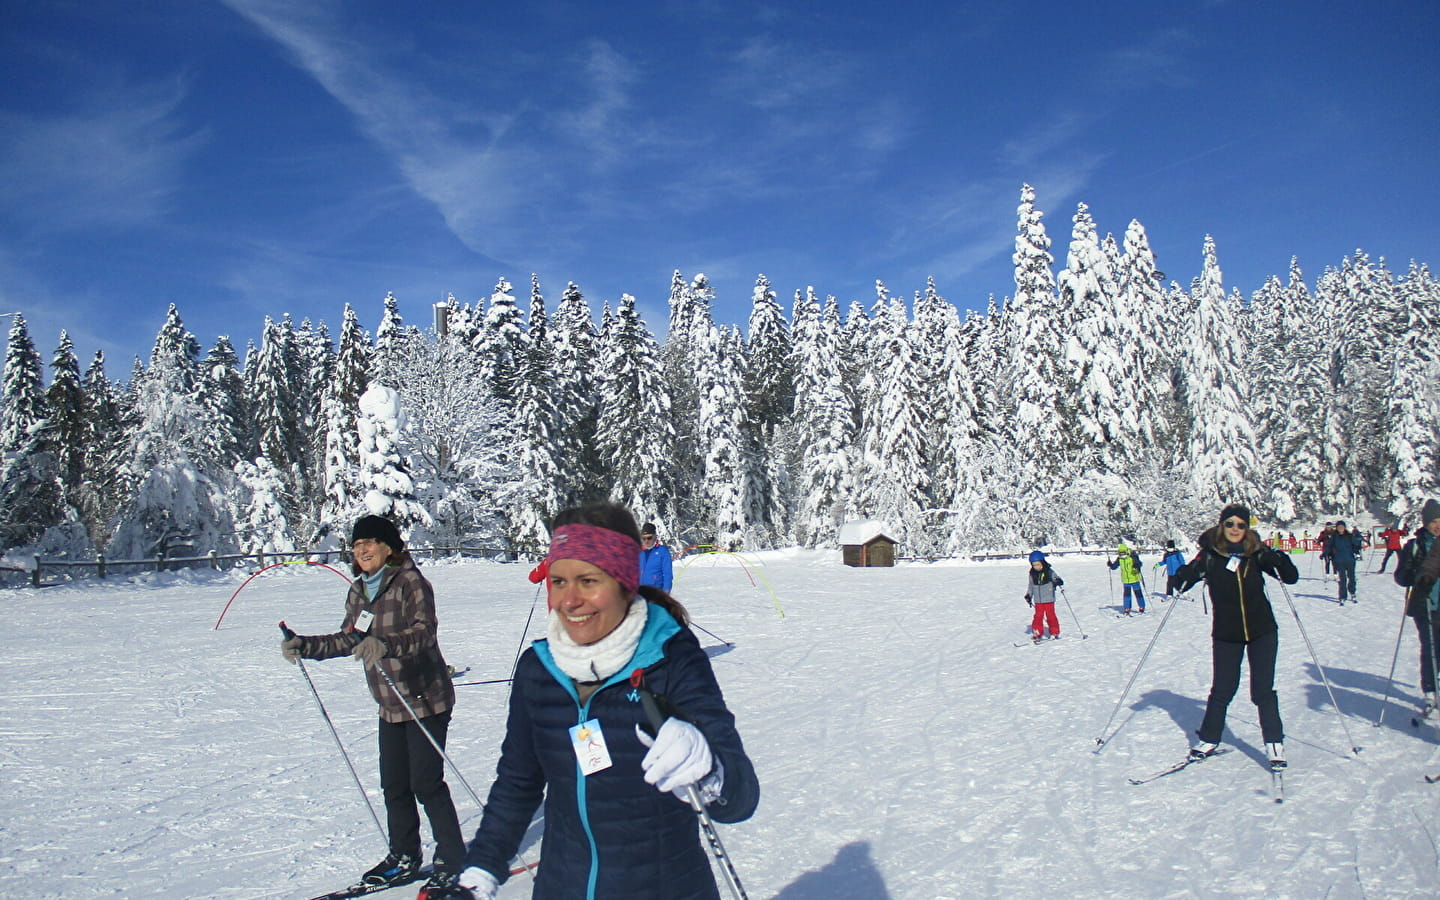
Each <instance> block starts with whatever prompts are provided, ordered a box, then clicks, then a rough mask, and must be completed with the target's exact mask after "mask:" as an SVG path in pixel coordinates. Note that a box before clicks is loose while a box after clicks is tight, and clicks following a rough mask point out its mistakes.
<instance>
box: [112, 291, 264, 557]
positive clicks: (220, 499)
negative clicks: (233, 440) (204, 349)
mask: <svg viewBox="0 0 1440 900" xmlns="http://www.w3.org/2000/svg"><path fill="white" fill-rule="evenodd" d="M199 355H200V345H199V343H198V342H197V341H196V340H195V336H194V335H192V334H191V333H190V332H189V331H186V330H185V326H184V323H183V322H182V321H181V320H180V313H179V311H178V310H177V309H176V308H175V306H174V304H171V306H170V310H169V313H168V314H167V315H166V318H165V324H164V325H163V326H162V327H161V329H160V332H159V334H158V335H156V338H155V346H154V348H153V349H152V350H151V351H150V364H149V366H148V367H146V368H145V369H144V370H143V371H142V372H141V373H140V374H139V375H138V376H137V377H136V379H135V382H134V383H133V384H132V385H131V390H132V391H133V393H134V398H135V400H134V408H133V409H134V411H133V417H134V421H135V426H134V430H133V431H132V432H131V440H130V449H129V454H128V457H127V461H126V468H127V473H126V482H127V484H129V485H133V486H134V488H133V494H132V495H131V496H130V497H129V498H127V499H126V500H125V501H124V502H123V503H122V504H121V506H120V510H119V516H118V523H117V525H116V528H115V531H114V536H113V538H112V539H111V541H110V552H111V555H113V556H115V557H117V558H119V559H149V558H153V557H156V556H181V555H189V554H196V553H202V552H206V551H209V550H212V549H214V550H218V551H221V552H228V551H230V550H233V549H235V547H236V542H235V538H234V532H235V528H234V520H233V516H232V511H231V508H230V503H229V500H228V498H227V497H226V496H225V493H224V491H223V489H222V488H221V487H220V486H219V485H217V484H216V483H215V482H214V480H213V479H212V478H211V477H210V475H209V474H208V473H206V472H205V471H204V470H203V469H201V468H200V466H199V465H198V464H197V463H196V460H197V459H198V457H199V453H200V448H201V444H202V439H201V432H202V431H203V430H204V429H205V428H206V427H207V426H206V423H205V419H204V416H203V414H202V413H203V410H202V407H201V403H200V398H199V380H200V379H199V362H198V357H199Z"/></svg>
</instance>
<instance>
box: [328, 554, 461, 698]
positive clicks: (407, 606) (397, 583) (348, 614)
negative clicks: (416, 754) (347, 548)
mask: <svg viewBox="0 0 1440 900" xmlns="http://www.w3.org/2000/svg"><path fill="white" fill-rule="evenodd" d="M366 609H368V610H370V611H371V612H373V613H374V614H375V621H374V622H373V623H372V624H371V626H370V631H369V633H370V634H372V635H374V636H375V637H377V638H379V639H380V640H382V641H384V642H385V656H384V658H383V659H381V660H380V663H379V664H380V665H381V666H384V667H385V671H386V672H388V673H389V674H390V678H391V680H393V681H394V682H395V685H396V686H397V687H398V688H400V690H401V692H402V693H404V695H405V700H406V701H408V702H409V704H410V706H411V707H412V708H413V709H414V710H415V715H417V716H419V717H420V718H422V719H424V718H428V717H430V716H434V715H439V714H440V713H443V712H448V711H449V710H451V709H453V708H454V706H455V686H454V684H453V683H451V680H450V674H449V671H448V669H447V668H446V665H445V657H444V656H443V655H441V653H440V645H439V643H438V642H437V641H436V632H437V630H438V623H437V621H436V619H435V590H434V588H432V587H431V586H430V582H429V581H426V580H425V576H424V575H421V574H420V570H419V569H418V568H416V567H415V563H414V561H413V560H411V559H410V557H409V555H408V554H406V555H405V556H403V557H402V558H401V562H400V564H399V565H395V566H388V567H386V569H385V577H384V579H383V580H382V581H381V582H380V589H379V590H378V591H376V593H375V598H374V599H373V600H368V599H367V598H366V597H365V587H364V584H363V583H362V582H361V580H360V579H358V578H357V579H355V581H354V583H352V584H351V585H350V593H349V594H348V595H346V597H345V619H344V621H343V622H341V624H340V630H339V631H337V632H335V633H334V634H324V635H308V636H306V637H305V638H304V639H303V643H302V645H301V648H300V653H301V655H302V656H304V657H305V658H306V659H332V658H334V657H337V656H346V655H348V654H349V653H350V651H351V650H352V649H354V647H355V645H356V644H357V643H359V642H360V639H361V638H362V637H363V635H360V634H358V633H356V632H355V631H354V630H353V629H354V626H355V619H356V617H357V616H359V615H360V612H361V610H366ZM365 680H366V681H367V682H369V684H370V695H371V696H372V697H374V698H375V702H376V703H378V704H380V718H381V719H383V720H384V721H386V722H394V723H399V722H408V721H410V713H408V712H407V711H406V710H405V705H404V704H403V703H401V702H400V700H399V699H398V698H397V697H396V696H395V692H394V691H392V690H391V689H390V685H388V684H386V683H385V679H383V678H381V677H380V673H379V672H377V671H375V669H373V668H367V669H366V670H365Z"/></svg>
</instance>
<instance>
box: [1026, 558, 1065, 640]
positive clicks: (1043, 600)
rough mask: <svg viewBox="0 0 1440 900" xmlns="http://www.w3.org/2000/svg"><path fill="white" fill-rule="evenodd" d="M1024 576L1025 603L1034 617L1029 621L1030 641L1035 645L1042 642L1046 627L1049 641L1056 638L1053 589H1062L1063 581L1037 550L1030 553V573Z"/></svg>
mask: <svg viewBox="0 0 1440 900" xmlns="http://www.w3.org/2000/svg"><path fill="white" fill-rule="evenodd" d="M1026 575H1027V578H1026V585H1025V602H1026V603H1028V604H1030V606H1031V607H1032V608H1033V609H1034V610H1035V617H1034V618H1033V619H1031V621H1030V637H1031V639H1032V640H1033V641H1035V643H1037V644H1038V643H1040V642H1041V641H1043V640H1044V639H1045V627H1046V626H1047V625H1048V626H1049V628H1050V637H1051V639H1054V638H1058V637H1059V636H1060V619H1059V618H1058V617H1057V616H1056V615H1055V589H1056V588H1058V587H1063V586H1064V584H1065V579H1063V578H1061V577H1060V576H1059V575H1057V574H1055V570H1054V569H1052V568H1050V563H1049V562H1047V561H1046V560H1045V554H1044V553H1041V552H1040V551H1039V550H1034V551H1032V552H1031V553H1030V571H1029V572H1027V573H1026ZM1021 646H1024V645H1023V644H1022V645H1021Z"/></svg>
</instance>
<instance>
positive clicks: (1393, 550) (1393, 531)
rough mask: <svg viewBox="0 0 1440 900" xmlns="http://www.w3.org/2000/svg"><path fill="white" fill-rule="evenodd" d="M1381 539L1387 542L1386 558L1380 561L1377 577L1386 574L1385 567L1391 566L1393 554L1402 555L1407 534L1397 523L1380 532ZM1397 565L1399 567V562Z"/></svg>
mask: <svg viewBox="0 0 1440 900" xmlns="http://www.w3.org/2000/svg"><path fill="white" fill-rule="evenodd" d="M1380 539H1381V540H1383V541H1384V542H1385V558H1384V559H1382V560H1380V568H1379V569H1377V570H1376V572H1375V574H1376V575H1381V574H1384V572H1385V567H1386V566H1388V565H1390V556H1391V555H1392V554H1393V555H1395V556H1399V555H1400V548H1401V546H1402V545H1403V543H1404V541H1405V532H1404V530H1403V529H1401V527H1400V523H1399V522H1396V523H1395V524H1394V525H1391V526H1390V527H1389V528H1387V529H1385V530H1384V531H1382V532H1380ZM1396 565H1399V562H1396Z"/></svg>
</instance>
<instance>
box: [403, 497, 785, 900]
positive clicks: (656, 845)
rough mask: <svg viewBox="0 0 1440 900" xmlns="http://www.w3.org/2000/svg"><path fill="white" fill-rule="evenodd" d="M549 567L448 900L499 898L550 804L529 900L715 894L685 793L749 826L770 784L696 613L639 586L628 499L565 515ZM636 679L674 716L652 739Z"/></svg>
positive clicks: (727, 819)
mask: <svg viewBox="0 0 1440 900" xmlns="http://www.w3.org/2000/svg"><path fill="white" fill-rule="evenodd" d="M546 561H547V563H548V564H549V565H548V578H549V585H550V601H551V610H550V614H549V623H548V627H547V635H548V636H547V637H546V638H545V639H544V640H538V641H536V642H535V643H534V644H532V645H531V647H530V648H529V649H528V650H526V651H525V653H524V655H523V656H522V657H521V658H520V662H519V665H518V666H517V668H516V671H515V679H514V683H513V685H512V687H511V692H510V711H509V718H508V720H507V722H506V726H505V738H504V741H503V743H502V744H501V748H500V761H499V762H498V763H497V764H496V766H495V782H494V784H493V785H492V786H491V788H490V795H489V797H488V798H487V800H486V802H485V812H484V815H483V817H482V818H481V821H480V827H479V829H478V830H477V831H476V833H475V838H474V840H472V841H471V842H470V845H469V849H468V853H467V855H466V858H465V866H466V867H465V870H464V871H463V872H462V873H461V876H460V884H459V887H458V888H457V889H456V892H454V893H450V894H446V895H443V896H445V897H447V898H465V900H472V898H473V900H493V898H494V897H495V894H496V891H497V890H498V889H499V885H500V884H501V883H503V882H504V881H505V880H506V878H507V877H508V876H509V874H510V860H511V859H512V858H513V857H514V856H515V855H516V853H517V851H518V850H519V847H520V843H521V840H522V838H523V837H524V835H525V832H526V830H527V829H528V828H529V826H530V821H531V818H532V816H533V815H534V814H535V810H536V809H537V808H538V807H539V806H540V805H541V803H542V802H543V803H544V807H545V809H544V833H543V836H542V838H541V845H540V858H541V864H540V866H539V868H538V869H537V870H536V874H535V884H534V886H533V889H532V893H531V894H530V896H531V897H532V900H579V898H585V900H622V898H623V900H719V896H720V894H719V890H718V888H717V887H716V884H715V876H714V875H713V873H712V872H711V869H710V859H709V855H708V854H707V852H706V850H705V848H704V847H703V846H702V845H701V842H700V831H699V828H698V827H697V823H696V814H695V811H694V809H693V808H692V807H691V806H690V804H689V803H688V802H687V801H686V800H685V799H684V798H685V797H686V796H687V795H688V793H689V789H690V788H691V787H692V786H693V787H694V788H695V790H696V792H697V793H698V795H699V798H700V799H699V802H701V803H702V804H704V806H705V810H706V811H707V812H708V813H709V815H710V818H711V819H712V820H713V821H715V822H721V823H733V822H741V821H744V820H745V819H748V818H749V817H750V816H751V815H752V814H753V813H754V812H755V807H756V805H757V804H758V803H759V801H760V784H759V781H758V780H757V779H756V777H755V769H754V766H753V765H752V764H751V762H750V759H749V757H748V756H747V755H746V754H745V748H744V746H743V745H742V743H741V741H740V734H739V732H738V731H737V730H736V728H735V717H734V715H733V714H732V713H731V712H730V710H729V709H728V708H727V707H726V705H725V698H724V697H723V696H722V695H721V693H720V686H719V684H717V683H716V681H715V673H714V671H713V670H712V669H711V667H710V658H709V657H708V656H706V655H705V652H704V650H702V649H701V648H700V642H699V641H698V640H696V638H695V635H694V634H693V633H691V631H690V629H689V628H688V627H687V625H688V622H689V617H688V615H687V614H686V612H685V608H684V607H683V606H681V605H680V603H679V602H678V601H676V600H675V599H674V598H673V597H671V596H670V595H669V594H668V593H666V592H665V591H662V590H660V589H658V588H655V587H651V586H648V585H643V586H642V585H641V584H640V566H639V561H640V530H639V529H638V528H636V527H635V520H634V518H633V517H632V516H631V514H630V511H629V510H627V509H626V508H625V507H623V506H620V505H618V504H613V503H599V504H592V505H588V506H582V507H578V508H573V509H568V510H565V511H563V512H561V513H560V514H559V515H557V516H556V518H555V521H554V522H553V523H552V526H551V536H550V552H549V554H548V556H547V557H546ZM636 679H638V680H639V681H640V683H641V684H642V685H643V687H644V688H647V689H648V690H649V691H651V692H653V693H654V694H656V695H657V699H659V698H660V697H663V698H664V701H665V702H667V703H668V704H669V705H671V706H672V707H673V710H674V713H673V717H672V718H669V719H667V720H666V721H665V722H664V724H663V725H661V726H660V728H659V730H658V732H655V733H654V736H653V737H652V736H651V734H650V733H649V732H647V731H645V730H642V729H643V728H649V727H650V720H649V718H648V717H647V715H646V713H645V710H644V706H643V704H642V694H641V691H640V690H639V689H638V688H637V687H636V686H633V685H634V683H635V680H636ZM435 896H436V895H434V894H432V895H431V897H432V898H435Z"/></svg>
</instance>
